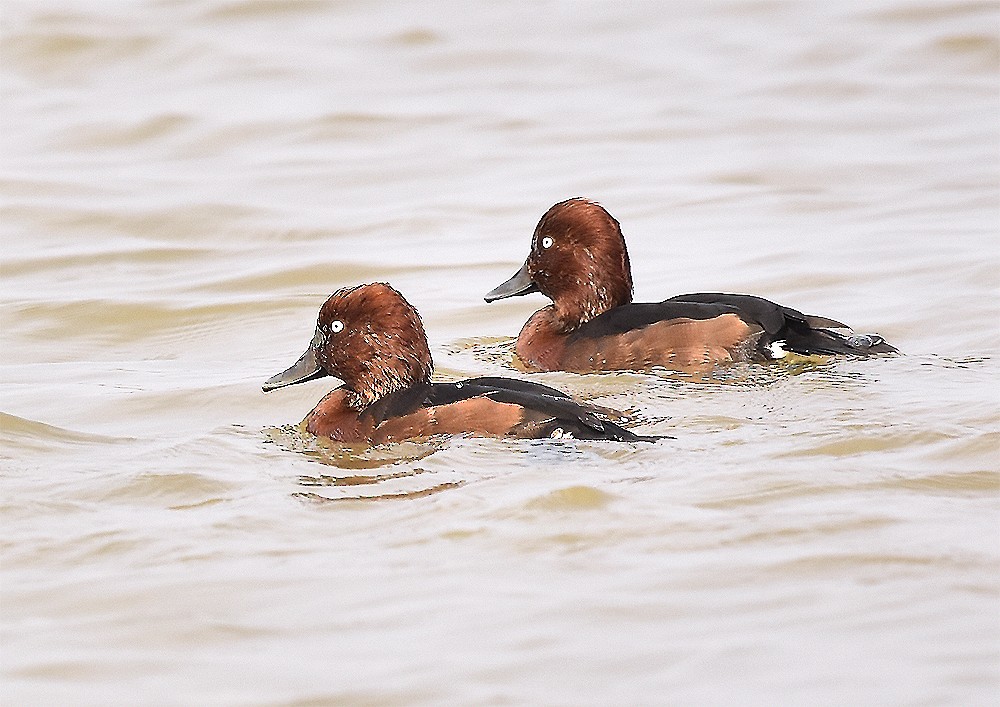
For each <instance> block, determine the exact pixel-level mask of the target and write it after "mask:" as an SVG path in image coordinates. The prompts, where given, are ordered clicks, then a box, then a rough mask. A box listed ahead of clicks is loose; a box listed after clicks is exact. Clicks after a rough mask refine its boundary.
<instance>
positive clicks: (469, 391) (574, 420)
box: [426, 376, 660, 442]
mask: <svg viewBox="0 0 1000 707" xmlns="http://www.w3.org/2000/svg"><path fill="white" fill-rule="evenodd" d="M478 396H483V397H488V398H490V399H492V400H496V401H497V402H501V403H510V404H513V405H520V406H521V407H523V408H525V409H526V410H530V411H532V412H535V413H540V414H541V415H543V416H545V417H546V418H547V419H551V424H547V425H539V426H538V430H539V432H540V434H542V435H544V436H548V434H549V433H550V432H551V431H552V430H555V429H556V428H557V427H558V428H561V429H562V430H563V431H564V432H565V433H567V434H569V435H571V436H573V437H576V438H578V439H612V440H618V441H621V442H640V441H641V442H652V441H655V440H657V439H660V438H659V437H644V436H640V435H637V434H634V433H632V432H629V431H628V430H627V429H625V428H624V427H621V426H619V425H617V424H615V423H614V422H611V421H609V420H605V419H602V418H601V417H599V416H598V414H597V413H598V412H599V411H600V408H597V407H594V406H590V405H587V404H586V403H580V402H577V401H576V400H574V399H573V398H571V397H569V396H568V395H566V394H565V393H563V392H562V391H559V390H556V389H555V388H550V387H549V386H547V385H542V384H540V383H532V382H530V381H524V380H517V379H514V378H500V377H492V376H485V377H482V378H470V379H468V380H463V381H458V382H457V383H432V384H431V386H430V389H429V391H428V393H427V397H426V404H428V405H448V404H450V403H455V402H458V401H460V400H466V399H468V398H474V397H478ZM549 427H551V428H552V430H549Z"/></svg>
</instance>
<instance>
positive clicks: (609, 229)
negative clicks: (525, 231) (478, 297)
mask: <svg viewBox="0 0 1000 707" xmlns="http://www.w3.org/2000/svg"><path fill="white" fill-rule="evenodd" d="M530 292H541V293H542V294H543V295H545V296H546V297H548V298H549V299H551V300H552V302H553V303H554V305H555V309H556V315H557V316H558V318H559V319H560V321H562V322H563V324H564V325H565V327H566V329H567V330H572V329H575V328H576V327H578V326H580V325H581V324H583V323H584V322H587V321H590V320H591V319H593V318H594V317H596V316H597V315H598V314H601V313H602V312H606V311H607V310H609V309H611V308H613V307H617V306H620V305H623V304H627V303H629V302H631V301H632V269H631V265H630V264H629V259H628V250H627V249H626V247H625V238H624V236H622V231H621V226H620V225H619V224H618V221H616V220H615V219H614V217H613V216H611V214H609V213H608V212H607V211H606V210H605V209H604V208H603V207H602V206H601V205H599V204H597V203H595V202H593V201H588V200H587V199H582V198H575V199H568V200H566V201H561V202H559V203H558V204H556V205H555V206H553V207H552V208H550V209H549V210H548V211H546V212H545V215H544V216H542V219H541V220H540V221H539V222H538V226H536V227H535V233H534V235H533V236H532V239H531V252H530V253H529V254H528V259H527V260H526V261H525V263H524V266H523V267H522V268H521V269H520V270H519V271H518V272H517V273H516V274H515V275H514V277H512V278H511V279H510V280H508V281H507V282H505V283H503V284H502V285H500V286H499V287H497V288H496V289H494V290H492V291H491V292H489V293H488V294H487V295H486V301H487V302H492V301H494V300H497V299H503V298H504V297H514V296H516V295H525V294H528V293H530Z"/></svg>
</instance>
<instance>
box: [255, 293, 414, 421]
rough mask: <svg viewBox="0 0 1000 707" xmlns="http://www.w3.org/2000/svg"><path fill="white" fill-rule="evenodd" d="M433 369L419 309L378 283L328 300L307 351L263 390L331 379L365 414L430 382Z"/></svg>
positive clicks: (320, 311)
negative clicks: (391, 397) (393, 396)
mask: <svg viewBox="0 0 1000 707" xmlns="http://www.w3.org/2000/svg"><path fill="white" fill-rule="evenodd" d="M433 368H434V366H433V364H432V362H431V353H430V349H429V347H428V346H427V335H426V334H425V333H424V327H423V324H422V323H421V321H420V315H419V314H417V310H416V309H414V308H413V306H412V305H411V304H410V303H409V302H407V301H406V300H405V299H404V298H403V296H402V295H401V294H399V292H397V291H396V290H394V289H393V288H392V287H390V286H389V285H387V284H385V283H383V282H376V283H372V284H370V285H359V286H357V287H346V288H344V289H342V290H338V291H337V292H334V293H333V294H332V295H330V298H329V299H328V300H327V301H326V302H325V303H324V304H323V306H322V307H321V308H320V310H319V318H318V319H317V321H316V333H315V334H314V335H313V339H312V342H311V343H310V344H309V348H308V349H306V352H305V353H304V354H302V356H301V357H300V358H299V360H298V361H296V362H295V364H294V365H292V367H291V368H289V369H288V370H286V371H283V372H282V373H279V374H278V375H276V376H273V377H271V378H269V379H268V380H267V382H265V383H264V386H263V390H264V392H265V393H266V392H268V391H271V390H275V389H276V388H282V387H284V386H287V385H294V384H296V383H303V382H305V381H309V380H313V379H315V378H321V377H323V376H333V377H335V378H339V379H340V380H342V381H344V385H345V387H346V388H347V389H348V390H349V391H350V395H349V396H348V402H349V404H350V405H351V406H352V407H354V408H355V409H357V410H363V409H364V408H366V407H368V406H369V405H371V404H372V403H374V402H375V401H377V400H379V399H381V398H384V397H385V396H387V395H390V394H391V393H395V392H397V391H400V390H404V389H406V388H409V387H411V386H413V385H416V384H418V383H426V382H428V381H429V380H430V377H431V373H432V371H433Z"/></svg>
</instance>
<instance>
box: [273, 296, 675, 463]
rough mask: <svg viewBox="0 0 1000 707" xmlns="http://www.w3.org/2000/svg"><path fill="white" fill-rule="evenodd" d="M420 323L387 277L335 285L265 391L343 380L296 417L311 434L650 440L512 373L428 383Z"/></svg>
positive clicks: (364, 439) (375, 439)
mask: <svg viewBox="0 0 1000 707" xmlns="http://www.w3.org/2000/svg"><path fill="white" fill-rule="evenodd" d="M432 371H433V364H432V363H431V354H430V349H429V347H428V345H427V336H426V335H425V333H424V327H423V324H422V323H421V321H420V316H419V315H418V314H417V311H416V309H414V308H413V307H412V306H411V305H410V303H409V302H407V301H406V300H405V299H404V298H403V296H402V295H401V294H399V292H397V291H396V290H394V289H393V288H392V287H390V286H389V285H387V284H385V283H379V282H377V283H373V284H370V285H360V286H358V287H349V288H344V289H342V290H338V291H337V292H335V293H334V294H333V295H331V296H330V298H329V299H328V300H327V301H326V303H325V304H323V306H322V308H320V311H319V318H318V320H317V322H316V333H315V334H314V336H313V339H312V342H311V343H310V345H309V348H308V349H307V350H306V352H305V353H304V354H302V356H301V357H300V358H299V360H298V361H297V362H296V363H295V364H294V365H292V367H291V368H289V369H288V370H286V371H284V372H282V373H279V374H278V375H276V376H274V377H272V378H270V379H269V380H268V381H267V382H266V383H264V386H263V390H264V392H265V393H266V392H268V391H271V390H275V389H276V388H282V387H284V386H288V385H294V384H296V383H304V382H305V381H310V380H313V379H315V378H320V377H323V376H333V377H335V378H339V379H340V380H341V381H343V385H341V386H340V387H338V388H335V389H334V390H332V391H330V392H329V393H328V394H327V395H326V396H325V397H324V398H323V399H322V400H320V401H319V403H318V404H317V405H316V407H315V408H313V410H312V411H311V412H310V413H309V414H308V415H306V418H305V420H304V421H303V422H304V424H305V427H306V430H308V431H309V432H310V433H312V434H314V435H317V436H320V437H329V438H331V439H334V440H338V441H341V442H348V443H364V444H383V443H387V442H397V441H402V440H406V439H410V438H414V437H427V436H430V435H439V434H451V435H454V434H468V435H474V436H487V437H525V438H539V437H574V438H578V439H610V440H619V441H627V442H635V441H652V440H654V439H656V438H655V437H642V436H639V435H636V434H633V433H632V432H629V431H628V430H626V429H625V428H623V427H620V426H619V425H617V424H615V423H614V422H612V421H610V420H609V419H607V418H608V417H609V416H620V413H617V412H616V411H614V410H609V409H608V408H601V407H597V406H594V405H588V404H586V403H582V402H578V401H576V400H574V399H573V398H571V397H569V396H568V395H566V394H565V393H563V392H561V391H559V390H556V389H555V388H550V387H548V386H545V385H539V384H537V383H532V382H530V381H522V380H515V379H511V378H496V377H482V378H470V379H468V380H463V381H459V382H457V383H433V382H431V373H432Z"/></svg>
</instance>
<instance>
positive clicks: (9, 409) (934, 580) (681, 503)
mask: <svg viewBox="0 0 1000 707" xmlns="http://www.w3.org/2000/svg"><path fill="white" fill-rule="evenodd" d="M0 13H2V14H0V20H2V21H0V30H2V42H0V49H2V55H0V91H2V94H0V95H2V99H3V111H2V112H0V113H2V130H0V157H2V162H0V233H2V237H3V255H2V313H3V314H2V317H3V318H2V322H0V323H2V350H3V361H2V365H0V371H2V381H3V384H2V391H3V392H2V400H0V409H2V411H3V412H2V416H0V434H2V439H3V446H2V452H0V454H2V469H3V471H2V495H3V497H2V506H0V511H2V516H0V517H2V519H3V528H4V533H3V539H2V541H0V543H2V544H0V546H2V548H3V562H2V585H0V591H2V604H0V612H2V631H3V633H2V635H3V650H2V669H3V679H2V684H0V699H2V701H3V702H4V704H8V703H9V704H70V703H73V704H136V703H144V704H230V703H232V704H328V703H338V704H341V703H347V704H352V703H371V704H443V703H452V704H456V703H457V704H613V703H618V704H622V703H631V704H734V703H737V704H781V703H783V704H805V703H817V704H908V705H909V704H913V705H923V704H926V705H939V704H954V705H972V704H987V703H990V702H992V701H993V700H995V699H996V694H997V691H998V689H1000V581H998V574H997V567H998V560H1000V462H998V457H1000V454H998V448H1000V424H998V423H1000V394H998V390H1000V386H998V368H1000V367H998V363H997V358H996V351H997V349H998V346H1000V327H998V323H997V322H998V314H1000V312H998V294H1000V128H998V121H997V115H998V114H1000V80H998V69H1000V40H998V33H1000V11H998V7H997V5H996V4H995V3H991V2H971V3H968V2H888V1H885V0H879V1H876V2H868V1H865V2H862V1H860V0H858V1H850V2H837V3H819V2H816V3H805V2H800V3H794V2H789V3H782V2H776V3H769V2H760V3H758V2H749V3H736V2H673V3H659V2H654V3H590V2H587V3H558V2H553V3H537V4H524V3H516V2H501V3H489V4H482V5H468V4H466V3H459V2H438V3H433V4H421V3H403V2H366V1H362V0H357V1H355V2H339V1H333V0H330V1H326V0H301V1H294V0H279V1H276V2H261V1H256V0H231V1H224V0H211V1H210V2H193V1H184V0H176V1H168V0H163V1H161V2H152V1H149V2H134V3H93V4H90V3H82V2H69V1H68V0H67V1H65V2H59V1H57V0H30V1H29V0H9V1H8V2H5V3H4V7H3V9H2V10H0ZM574 195H585V196H588V197H591V198H594V199H597V200H599V201H601V202H602V203H604V204H605V205H606V206H607V207H608V208H609V209H610V211H611V212H612V213H613V214H614V215H615V216H617V217H618V219H619V220H620V221H621V222H622V224H623V228H624V230H625V233H626V237H627V238H628V242H629V248H630V251H631V253H632V260H633V264H634V269H635V279H636V283H637V289H636V296H637V299H639V300H653V299H661V298H663V297H666V296H668V295H672V294H677V293H680V292H689V291H698V290H703V291H713V290H727V291H742V292H753V293H756V294H760V295H764V296H767V297H770V298H772V299H776V300H778V301H781V302H784V303H787V304H789V305H791V306H794V307H796V308H799V309H802V310H804V311H807V312H811V313H815V314H821V315H825V316H830V317H834V318H836V319H840V320H843V321H847V322H849V323H851V324H854V325H856V326H857V327H858V328H859V329H861V330H864V331H877V332H879V333H881V334H882V335H884V336H885V337H886V338H887V339H888V340H889V341H890V342H892V343H893V344H895V345H897V346H898V347H899V348H900V349H901V350H902V351H904V352H905V355H904V356H900V357H896V358H889V359H879V360H870V361H844V362H837V363H833V364H822V363H808V362H806V363H800V364H798V365H794V366H784V367H778V366H773V367H761V366H748V367H741V368H736V369H731V370H727V371H723V372H720V373H719V374H718V375H717V376H716V377H715V378H714V379H713V381H711V382H696V381H692V380H689V379H686V378H684V377H679V376H670V375H667V374H651V375H645V374H622V375H600V376H576V375H571V374H546V375H540V376H537V377H536V378H535V379H537V380H541V381H544V382H546V383H550V384H553V385H557V386H559V387H562V388H564V389H566V390H567V391H569V392H572V393H574V394H576V395H579V396H580V397H583V398H587V399H593V400H596V401H598V402H599V403H601V404H606V405H614V406H617V407H620V408H627V409H631V410H633V411H634V412H635V418H634V424H635V425H636V428H637V429H639V430H641V431H643V432H647V433H655V434H669V435H672V436H674V437H675V439H673V440H667V441H664V442H661V443H658V444H656V445H627V444H597V443H580V442H576V443H574V442H570V441H544V442H531V441H505V440H479V439H463V438H458V439H452V440H440V441H439V440H434V441H431V442H428V443H411V444H404V445H398V446H395V447H388V448H381V449H376V450H371V451H365V450H357V449H345V448H343V447H339V446H337V445H331V444H329V443H323V442H322V441H320V440H315V439H310V438H308V437H306V436H303V434H302V433H300V432H298V431H297V430H296V429H295V428H294V425H295V423H297V422H298V421H299V420H300V419H301V418H302V416H303V415H304V414H305V413H306V411H308V410H309V408H310V407H311V406H312V405H313V404H314V403H315V401H316V400H318V399H319V397H320V396H321V395H322V394H323V393H324V392H325V391H326V390H327V389H328V388H329V383H328V382H322V381H321V382H315V383H311V384H308V385H301V386H296V387H294V388H290V389H287V390H282V391H278V392H275V393H271V394H269V395H267V396H265V395H263V394H262V393H261V392H260V384H261V382H262V381H263V380H264V379H265V378H267V377H268V376H270V375H271V374H273V373H275V372H277V371H279V370H281V369H283V368H284V367H285V366H286V365H288V364H290V363H291V362H292V361H293V360H294V359H295V357H297V356H298V354H299V353H301V351H302V350H303V349H304V348H305V345H306V344H307V343H308V340H309V338H310V336H311V334H312V329H313V324H314V321H315V314H316V310H317V308H318V306H319V304H320V303H321V302H322V301H323V299H324V298H325V296H326V295H327V294H329V293H330V292H332V291H333V290H335V289H337V288H339V287H342V286H345V285H352V284H356V283H358V282H366V281H373V280H387V281H390V282H392V283H393V284H394V285H395V286H396V287H397V288H398V289H400V290H401V291H402V292H403V293H404V294H405V295H406V296H407V298H408V299H410V301H411V302H413V304H414V305H416V306H417V308H418V309H419V310H420V311H421V313H422V315H423V317H424V321H425V323H426V325H427V328H428V332H429V336H430V338H431V344H432V350H433V353H434V356H435V359H436V364H437V373H438V375H439V376H440V377H442V378H452V377H456V376H466V375H478V374H505V375H521V374H519V373H518V372H516V371H514V370H513V369H511V368H510V366H509V356H510V348H511V337H513V336H514V335H516V333H517V331H518V329H519V327H520V325H521V323H522V322H523V321H524V320H525V319H526V318H527V317H528V315H529V314H530V313H531V312H532V311H534V310H535V309H537V308H538V307H540V306H542V304H543V300H542V298H541V297H539V296H533V297H527V298H520V299H519V300H517V301H505V302H501V303H496V304H493V305H489V306H487V305H485V304H484V303H483V302H482V299H481V297H482V295H483V293H484V292H485V291H486V290H488V289H489V288H491V287H492V286H494V285H496V284H498V283H499V282H501V281H502V280H504V279H506V277H507V276H509V275H510V274H511V273H512V272H513V271H514V269H515V268H516V267H517V266H518V265H519V264H520V262H521V261H522V260H523V258H524V256H525V255H526V253H527V247H528V242H529V237H530V234H531V231H532V229H533V228H534V225H535V223H536V221H537V219H538V218H539V216H540V215H541V214H542V212H543V211H544V210H545V209H546V208H547V207H548V206H550V205H551V204H552V203H553V202H555V201H558V200H561V199H564V198H567V197H569V196H574Z"/></svg>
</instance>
